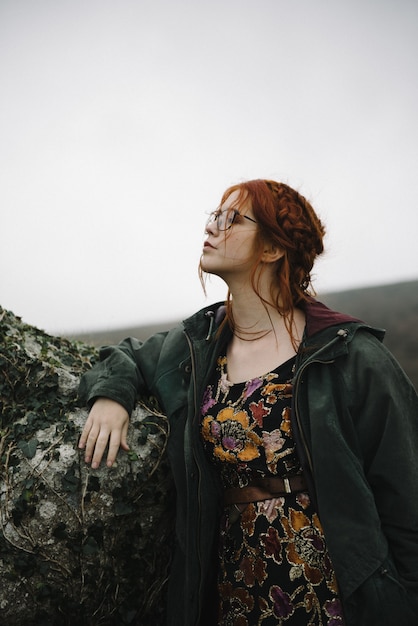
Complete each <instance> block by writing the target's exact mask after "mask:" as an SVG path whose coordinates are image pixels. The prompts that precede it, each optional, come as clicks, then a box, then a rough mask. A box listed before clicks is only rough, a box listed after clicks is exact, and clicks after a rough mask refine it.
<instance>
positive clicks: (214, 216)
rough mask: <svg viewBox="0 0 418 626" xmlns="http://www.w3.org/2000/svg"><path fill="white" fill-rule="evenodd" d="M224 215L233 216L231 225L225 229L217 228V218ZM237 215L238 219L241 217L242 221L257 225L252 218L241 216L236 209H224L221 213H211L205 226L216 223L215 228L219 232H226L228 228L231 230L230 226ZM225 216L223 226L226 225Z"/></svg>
mask: <svg viewBox="0 0 418 626" xmlns="http://www.w3.org/2000/svg"><path fill="white" fill-rule="evenodd" d="M224 213H226V214H227V215H228V213H229V214H231V213H232V214H233V217H232V220H231V223H230V224H229V226H227V227H226V228H220V227H219V223H218V218H219V217H221V216H222V215H223V214H224ZM237 215H239V216H240V217H243V218H244V219H246V220H248V221H250V222H254V224H257V222H256V221H255V220H254V219H253V218H252V217H249V216H248V215H242V213H240V212H239V211H238V210H237V209H232V208H230V209H224V210H223V211H212V213H211V214H210V215H209V218H208V221H207V222H206V226H209V224H214V223H216V227H217V229H218V230H219V232H222V233H223V232H225V231H226V230H229V229H230V228H232V225H233V224H234V222H235V219H236V217H237ZM226 217H227V216H225V224H226V223H227V219H226Z"/></svg>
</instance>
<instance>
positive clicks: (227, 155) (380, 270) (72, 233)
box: [0, 0, 418, 333]
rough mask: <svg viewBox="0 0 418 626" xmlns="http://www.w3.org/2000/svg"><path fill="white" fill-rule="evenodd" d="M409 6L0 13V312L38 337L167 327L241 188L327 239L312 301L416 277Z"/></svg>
mask: <svg viewBox="0 0 418 626" xmlns="http://www.w3.org/2000/svg"><path fill="white" fill-rule="evenodd" d="M417 59H418V2H417V1H416V0H333V1H331V0H291V1H289V0H189V1H185V0H147V1H143V0H0V89H1V97H0V211H1V244H0V304H1V305H2V306H3V307H4V308H6V309H10V310H12V311H13V312H14V313H15V314H16V315H19V316H22V317H23V319H24V321H26V322H27V323H29V324H33V325H36V326H39V327H41V328H43V329H45V330H47V331H48V332H51V333H60V332H70V331H77V330H79V331H81V330H93V329H103V328H112V327H119V326H123V325H131V324H142V323H148V322H152V321H163V320H170V319H172V318H181V317H184V316H187V315H189V314H191V313H192V312H194V311H195V310H196V309H198V308H200V307H201V306H204V305H206V304H209V303H210V302H212V301H213V300H218V299H223V298H224V296H225V288H224V285H223V284H222V283H221V282H220V281H219V282H217V280H212V281H211V282H210V283H209V285H208V298H207V299H205V297H204V295H203V293H202V290H201V287H200V283H199V280H198V277H197V265H198V261H199V256H200V253H201V248H202V242H203V238H204V224H205V221H206V215H205V214H206V213H208V212H209V211H211V210H213V209H214V208H216V206H217V205H218V203H219V200H220V196H221V195H222V192H223V191H224V189H225V188H226V187H227V186H229V185H231V184H234V183H236V182H239V181H241V180H244V179H249V178H266V177H267V178H274V179H277V180H282V181H284V182H286V183H288V184H290V185H292V186H294V187H296V188H297V189H298V190H299V191H300V192H301V193H303V194H304V195H305V196H306V197H307V198H308V199H309V200H310V201H311V202H312V203H313V205H314V207H315V208H316V209H317V211H318V213H319V214H320V216H321V218H322V219H323V220H324V221H325V223H326V225H327V229H328V235H327V239H326V246H327V253H326V255H325V256H324V258H323V260H321V261H320V262H319V263H318V264H317V266H316V271H315V276H316V281H315V286H316V289H317V291H318V292H319V293H321V292H322V293H324V292H326V291H336V290H343V289H347V288H351V287H357V286H369V285H375V284H382V283H390V282H395V281H401V280H410V279H416V278H418V253H417V249H418V176H417V171H418V159H417V146H418V124H417V112H418V81H417Z"/></svg>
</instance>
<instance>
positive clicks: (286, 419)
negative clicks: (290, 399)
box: [280, 406, 292, 433]
mask: <svg viewBox="0 0 418 626" xmlns="http://www.w3.org/2000/svg"><path fill="white" fill-rule="evenodd" d="M290 415H291V410H290V407H289V406H286V407H285V408H284V409H283V413H282V423H281V424H280V429H281V430H282V431H283V432H285V433H290V432H291V430H292V424H291V422H290Z"/></svg>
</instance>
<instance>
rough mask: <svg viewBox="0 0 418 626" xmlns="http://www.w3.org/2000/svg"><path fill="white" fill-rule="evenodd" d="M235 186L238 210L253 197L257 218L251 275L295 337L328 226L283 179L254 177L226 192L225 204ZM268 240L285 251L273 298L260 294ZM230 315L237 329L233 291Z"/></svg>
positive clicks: (231, 323)
mask: <svg viewBox="0 0 418 626" xmlns="http://www.w3.org/2000/svg"><path fill="white" fill-rule="evenodd" d="M233 192H237V200H236V202H234V207H235V208H236V209H237V210H238V211H239V210H240V208H241V207H242V206H243V205H244V204H245V203H247V202H248V201H249V202H250V203H251V208H252V211H253V214H254V218H255V220H256V221H257V224H258V234H257V238H256V243H255V246H256V251H255V260H254V265H253V268H252V275H251V282H252V286H253V289H254V291H255V292H256V293H257V294H258V295H259V296H260V298H261V299H262V300H263V302H264V303H265V304H266V305H267V304H269V305H272V306H273V307H274V308H275V309H276V310H277V311H279V313H280V314H281V315H283V316H284V317H285V319H286V326H287V328H288V330H289V332H290V334H291V336H292V339H293V333H292V326H293V310H294V308H295V307H297V306H300V305H301V304H302V303H303V302H304V301H306V300H308V299H309V298H310V297H311V296H313V295H315V291H314V290H313V288H312V284H311V270H312V267H313V264H314V261H315V259H316V257H317V256H318V255H320V254H321V253H322V252H323V250H324V245H323V238H324V235H325V228H324V226H323V224H322V223H321V220H320V219H319V217H318V216H317V214H316V213H315V211H314V209H313V207H312V206H311V204H310V203H309V202H308V201H307V200H306V198H304V197H303V196H302V195H301V194H300V193H298V192H297V191H295V190H294V189H292V188H291V187H289V186H288V185H286V184H284V183H279V182H275V181H272V180H250V181H247V182H243V183H240V184H237V185H233V186H232V187H229V188H228V189H227V190H226V191H225V192H224V194H223V196H222V199H221V205H222V204H223V203H224V202H225V200H226V199H227V198H229V196H230V195H231V194H232V193H233ZM266 244H269V245H270V246H271V247H272V248H276V249H277V248H278V249H280V250H281V251H283V253H284V254H283V256H282V257H281V258H280V259H279V260H278V261H276V262H275V267H274V270H275V271H274V281H273V283H272V285H271V290H270V302H268V301H267V300H265V299H264V298H262V297H261V295H260V292H259V287H258V280H259V277H260V269H261V271H262V267H263V265H262V264H261V259H262V256H263V251H264V250H265V246H266ZM227 318H228V321H229V323H230V325H231V327H232V329H234V320H233V316H232V307H231V299H230V294H229V292H228V297H227Z"/></svg>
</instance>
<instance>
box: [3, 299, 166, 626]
mask: <svg viewBox="0 0 418 626" xmlns="http://www.w3.org/2000/svg"><path fill="white" fill-rule="evenodd" d="M0 341H1V350H0V410H1V423H0V473H1V487H0V623H1V624H7V625H8V626H13V625H14V624H16V625H20V624H23V623H24V624H27V625H33V626H36V625H38V624H39V625H41V624H42V626H65V625H67V624H68V625H69V624H80V625H82V624H85V625H86V626H87V625H88V626H96V625H97V626H98V625H103V626H107V625H108V626H110V625H113V624H114V625H116V624H117V625H124V624H132V625H135V624H141V626H148V624H149V625H151V624H152V625H153V626H157V625H158V624H163V623H164V606H165V602H164V596H165V588H166V581H167V577H168V568H169V562H170V557H171V537H172V535H173V502H172V498H171V497H170V494H171V493H172V489H171V479H170V474H169V471H168V467H167V460H166V455H165V447H166V442H167V437H168V422H167V419H166V418H165V416H163V415H161V413H160V412H159V411H158V410H156V408H155V407H154V405H153V404H152V403H151V402H150V403H147V404H146V405H145V404H138V406H137V407H136V409H135V411H134V413H133V415H132V419H131V422H130V427H129V429H130V430H129V442H130V452H129V453H124V452H121V453H120V454H119V456H118V460H117V463H115V465H114V467H113V468H112V469H110V470H109V469H107V468H106V467H101V468H99V469H98V470H92V469H91V468H90V467H89V466H87V465H86V464H85V463H84V460H83V455H82V453H81V452H80V451H79V450H78V448H77V440H78V437H79V434H80V432H81V428H82V426H83V424H84V422H85V419H86V417H87V413H86V410H85V409H84V408H83V407H81V406H79V405H78V400H77V388H78V382H79V378H80V376H81V375H82V373H83V372H84V371H86V370H87V369H88V368H89V367H91V365H92V364H93V363H94V362H95V360H96V359H97V351H96V349H95V348H93V347H92V346H89V345H86V344H83V343H80V342H72V341H69V340H68V339H62V338H59V337H52V336H50V335H48V334H46V333H44V332H43V331H41V330H38V329H36V328H34V327H32V326H29V325H27V324H24V323H23V322H22V321H21V320H20V318H18V317H16V316H14V315H13V314H12V313H11V312H8V311H5V310H3V309H1V308H0Z"/></svg>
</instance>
